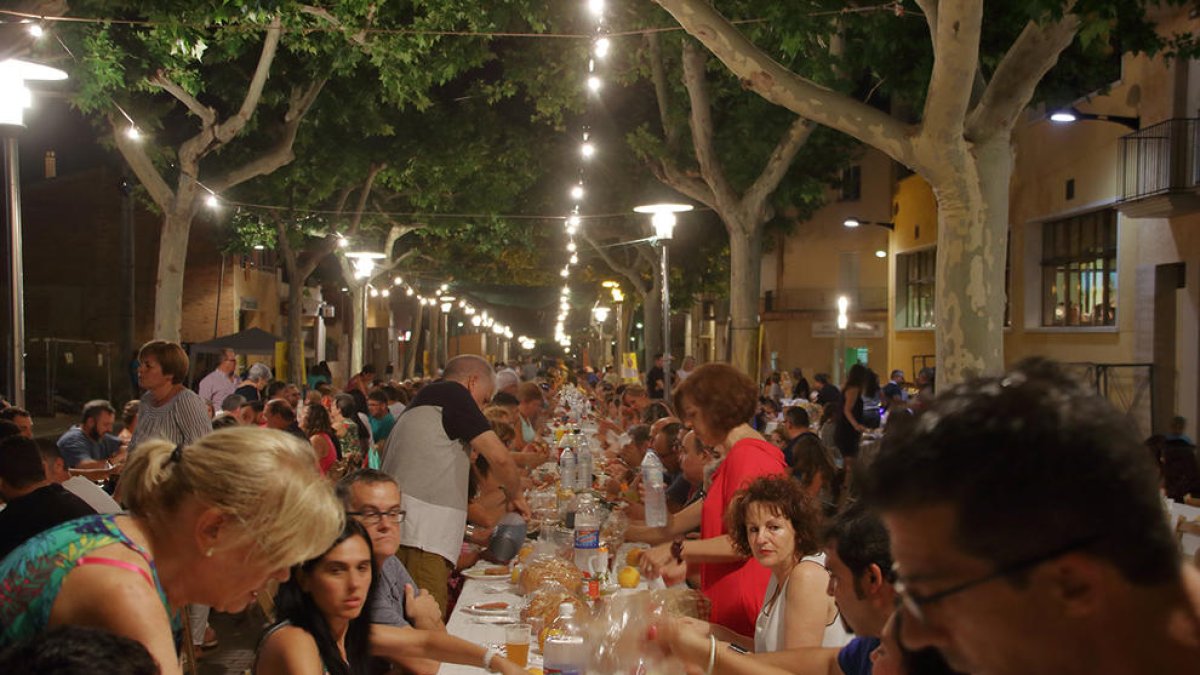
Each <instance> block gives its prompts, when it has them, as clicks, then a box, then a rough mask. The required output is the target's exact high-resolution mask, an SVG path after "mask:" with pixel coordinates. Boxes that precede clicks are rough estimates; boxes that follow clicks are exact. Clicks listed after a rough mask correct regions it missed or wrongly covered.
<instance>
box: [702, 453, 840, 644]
mask: <svg viewBox="0 0 1200 675" xmlns="http://www.w3.org/2000/svg"><path fill="white" fill-rule="evenodd" d="M725 524H726V528H727V529H728V530H729V535H730V536H731V537H732V538H733V547H734V548H735V549H736V550H737V551H739V552H741V553H742V554H744V555H752V556H754V559H755V560H757V561H758V562H759V563H760V564H761V565H762V566H763V567H766V568H767V569H769V570H771V580H770V581H769V582H768V583H767V592H766V595H765V596H764V597H763V606H762V610H761V611H760V612H759V613H758V620H757V621H756V622H755V626H754V637H747V636H744V635H732V634H729V633H728V631H721V632H714V633H713V634H714V635H716V636H717V638H719V639H722V640H727V641H729V642H734V643H736V644H738V645H739V646H742V647H744V648H747V649H749V648H751V647H753V649H754V651H756V652H774V651H780V650H784V649H794V648H796V647H841V646H842V645H844V644H846V643H847V642H848V641H849V636H848V635H847V634H846V630H845V628H844V627H843V626H842V622H841V621H840V620H839V619H838V611H837V606H836V605H834V603H833V598H831V597H830V596H829V595H828V594H827V593H826V592H825V589H826V587H827V586H828V585H829V573H828V572H827V571H826V570H825V554H824V553H823V552H822V551H821V544H820V528H821V507H820V504H818V503H817V502H816V500H814V499H813V498H812V497H810V496H809V495H808V494H807V493H806V492H805V490H804V487H803V486H802V485H801V484H800V483H799V482H798V481H796V480H795V479H793V478H791V477H787V476H764V477H762V478H759V479H756V480H755V481H754V482H752V483H750V484H749V485H747V486H746V487H745V488H744V489H742V490H741V491H739V492H738V493H737V495H736V496H735V497H734V500H733V504H731V505H730V507H729V510H728V511H727V512H726V513H725Z"/></svg>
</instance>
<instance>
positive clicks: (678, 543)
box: [671, 537, 683, 565]
mask: <svg viewBox="0 0 1200 675" xmlns="http://www.w3.org/2000/svg"><path fill="white" fill-rule="evenodd" d="M671 557H672V558H674V559H675V562H677V563H679V564H681V565H682V564H683V537H676V538H675V541H673V542H671Z"/></svg>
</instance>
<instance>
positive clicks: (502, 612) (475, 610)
mask: <svg viewBox="0 0 1200 675" xmlns="http://www.w3.org/2000/svg"><path fill="white" fill-rule="evenodd" d="M494 602H500V601H499V600H493V601H492V602H477V603H475V604H473V605H468V606H467V607H464V608H463V611H465V612H470V613H471V614H478V615H481V616H508V613H509V612H510V611H512V608H513V606H512V603H508V602H506V603H504V607H500V608H497V607H487V605H490V604H492V603H494Z"/></svg>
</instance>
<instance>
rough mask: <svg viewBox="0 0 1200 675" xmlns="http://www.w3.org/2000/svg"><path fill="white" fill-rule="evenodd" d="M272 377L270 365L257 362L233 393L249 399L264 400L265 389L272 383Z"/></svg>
mask: <svg viewBox="0 0 1200 675" xmlns="http://www.w3.org/2000/svg"><path fill="white" fill-rule="evenodd" d="M272 377H273V375H272V374H271V367H270V366H268V365H267V364H265V363H256V364H254V365H252V366H250V370H249V371H247V373H246V379H245V381H243V382H242V386H240V387H238V388H237V389H235V390H234V392H233V393H235V394H238V395H241V396H245V397H246V400H247V401H262V400H263V398H264V397H263V390H264V389H266V388H267V385H268V384H270V383H271V378H272Z"/></svg>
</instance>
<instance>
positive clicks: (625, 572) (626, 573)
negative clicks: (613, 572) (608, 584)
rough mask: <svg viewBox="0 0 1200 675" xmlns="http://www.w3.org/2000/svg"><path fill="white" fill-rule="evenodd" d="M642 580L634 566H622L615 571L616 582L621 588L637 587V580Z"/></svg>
mask: <svg viewBox="0 0 1200 675" xmlns="http://www.w3.org/2000/svg"><path fill="white" fill-rule="evenodd" d="M641 580H642V575H641V574H640V573H639V572H638V570H637V568H636V567H622V568H621V571H620V572H618V573H617V583H618V584H620V585H621V588H637V585H638V582H639V581H641Z"/></svg>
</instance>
